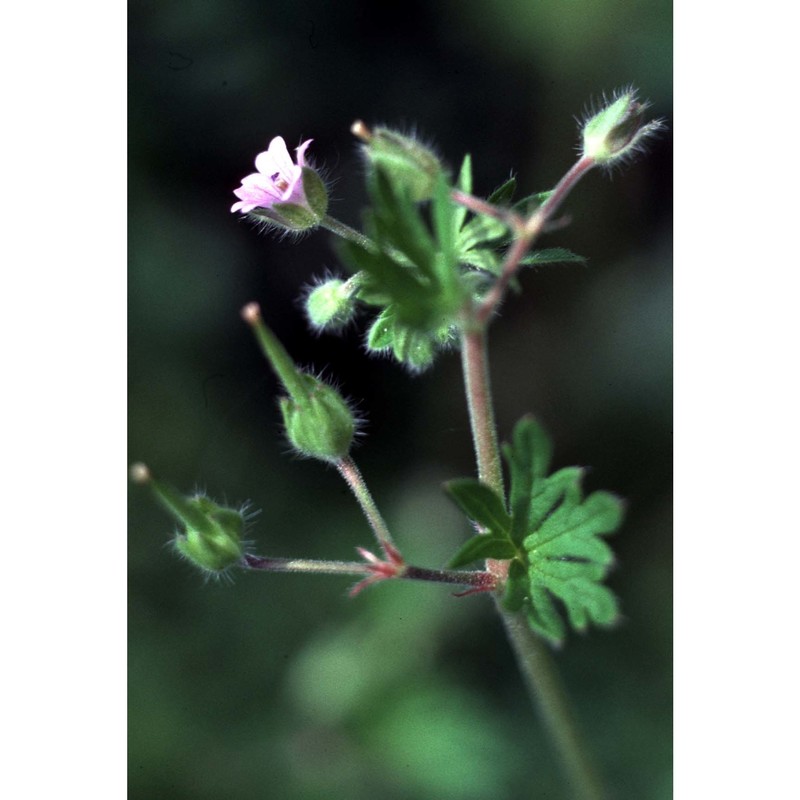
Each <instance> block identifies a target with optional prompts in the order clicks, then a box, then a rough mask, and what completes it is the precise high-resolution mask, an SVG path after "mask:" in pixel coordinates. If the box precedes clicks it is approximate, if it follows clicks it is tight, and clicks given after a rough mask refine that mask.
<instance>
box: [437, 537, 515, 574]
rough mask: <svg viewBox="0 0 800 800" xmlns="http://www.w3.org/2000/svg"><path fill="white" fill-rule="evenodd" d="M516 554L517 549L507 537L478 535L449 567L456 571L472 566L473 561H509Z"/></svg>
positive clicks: (453, 559)
mask: <svg viewBox="0 0 800 800" xmlns="http://www.w3.org/2000/svg"><path fill="white" fill-rule="evenodd" d="M516 554H517V548H516V547H514V545H513V544H512V543H511V542H510V541H509V540H508V538H507V537H505V536H503V537H497V536H492V535H490V534H478V535H477V536H473V537H472V538H471V539H468V540H467V541H466V542H465V543H464V546H463V547H462V548H461V549H460V550H459V551H458V552H457V553H456V554H455V556H453V558H452V559H451V560H450V562H449V564H448V567H449V568H450V569H456V568H457V567H463V566H466V565H467V564H471V563H472V562H473V561H478V560H485V559H487V558H496V559H507V558H513V557H514V556H515V555H516Z"/></svg>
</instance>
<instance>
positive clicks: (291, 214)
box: [253, 203, 320, 231]
mask: <svg viewBox="0 0 800 800" xmlns="http://www.w3.org/2000/svg"><path fill="white" fill-rule="evenodd" d="M269 210H270V211H271V212H274V213H273V214H272V215H271V216H268V215H265V214H264V215H260V214H257V213H256V211H257V210H254V211H253V213H254V214H255V215H256V216H262V217H263V218H264V219H267V220H270V221H272V222H274V223H275V224H276V225H278V226H280V227H283V228H286V229H287V230H290V231H308V230H311V229H312V228H316V227H317V226H318V225H319V222H320V218H319V217H318V216H317V215H316V214H315V213H314V212H313V211H311V209H309V208H306V207H305V206H298V205H296V204H295V203H275V204H274V205H273V206H271V207H270V209H269Z"/></svg>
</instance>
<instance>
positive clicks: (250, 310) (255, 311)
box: [241, 303, 261, 325]
mask: <svg viewBox="0 0 800 800" xmlns="http://www.w3.org/2000/svg"><path fill="white" fill-rule="evenodd" d="M241 313H242V319H243V320H244V321H245V322H246V323H247V324H248V325H255V324H256V322H258V321H259V320H260V319H261V307H260V306H259V305H258V303H248V304H247V305H246V306H245V307H244V308H243V309H242V312H241Z"/></svg>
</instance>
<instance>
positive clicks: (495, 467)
mask: <svg viewBox="0 0 800 800" xmlns="http://www.w3.org/2000/svg"><path fill="white" fill-rule="evenodd" d="M461 370H462V372H463V373H464V388H465V391H466V395H467V404H468V406H469V421H470V426H471V428H472V441H473V442H474V444H475V460H476V461H477V463H478V478H479V479H480V480H481V481H483V483H485V484H487V485H488V486H491V487H492V489H494V490H495V491H496V492H497V493H498V494H499V495H500V496H501V497H504V496H505V489H504V486H503V467H502V464H501V462H500V448H499V446H498V443H497V426H496V424H495V421H494V406H493V404H492V390H491V386H490V384H489V369H488V358H487V352H486V331H485V329H482V328H472V329H467V330H464V332H463V334H462V337H461Z"/></svg>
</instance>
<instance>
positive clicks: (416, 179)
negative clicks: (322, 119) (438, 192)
mask: <svg viewBox="0 0 800 800" xmlns="http://www.w3.org/2000/svg"><path fill="white" fill-rule="evenodd" d="M350 130H351V131H352V133H353V134H354V135H355V136H357V137H358V138H359V139H361V140H362V141H363V142H364V147H363V150H364V154H365V156H366V158H367V162H368V163H369V165H370V166H371V167H373V168H380V169H382V170H383V171H384V172H385V173H386V174H387V175H388V176H389V178H390V179H391V181H392V183H394V184H395V185H399V186H402V187H404V188H405V189H406V191H407V192H408V194H409V196H410V197H411V199H412V200H414V201H415V202H418V201H422V200H428V199H430V198H431V197H432V196H433V191H434V187H435V186H436V180H437V178H438V177H439V175H441V173H442V172H444V166H443V165H442V163H441V161H440V160H439V159H438V158H437V156H436V155H435V154H434V153H433V151H432V150H430V148H428V147H426V146H425V145H423V144H422V143H421V142H419V141H418V140H417V139H415V138H413V137H412V136H405V135H403V134H401V133H398V132H397V131H393V130H390V129H389V128H380V127H379V128H374V129H373V130H369V128H367V126H366V125H365V124H364V123H363V122H361V121H360V120H358V121H356V122H354V123H353V125H352V127H351V129H350Z"/></svg>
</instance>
